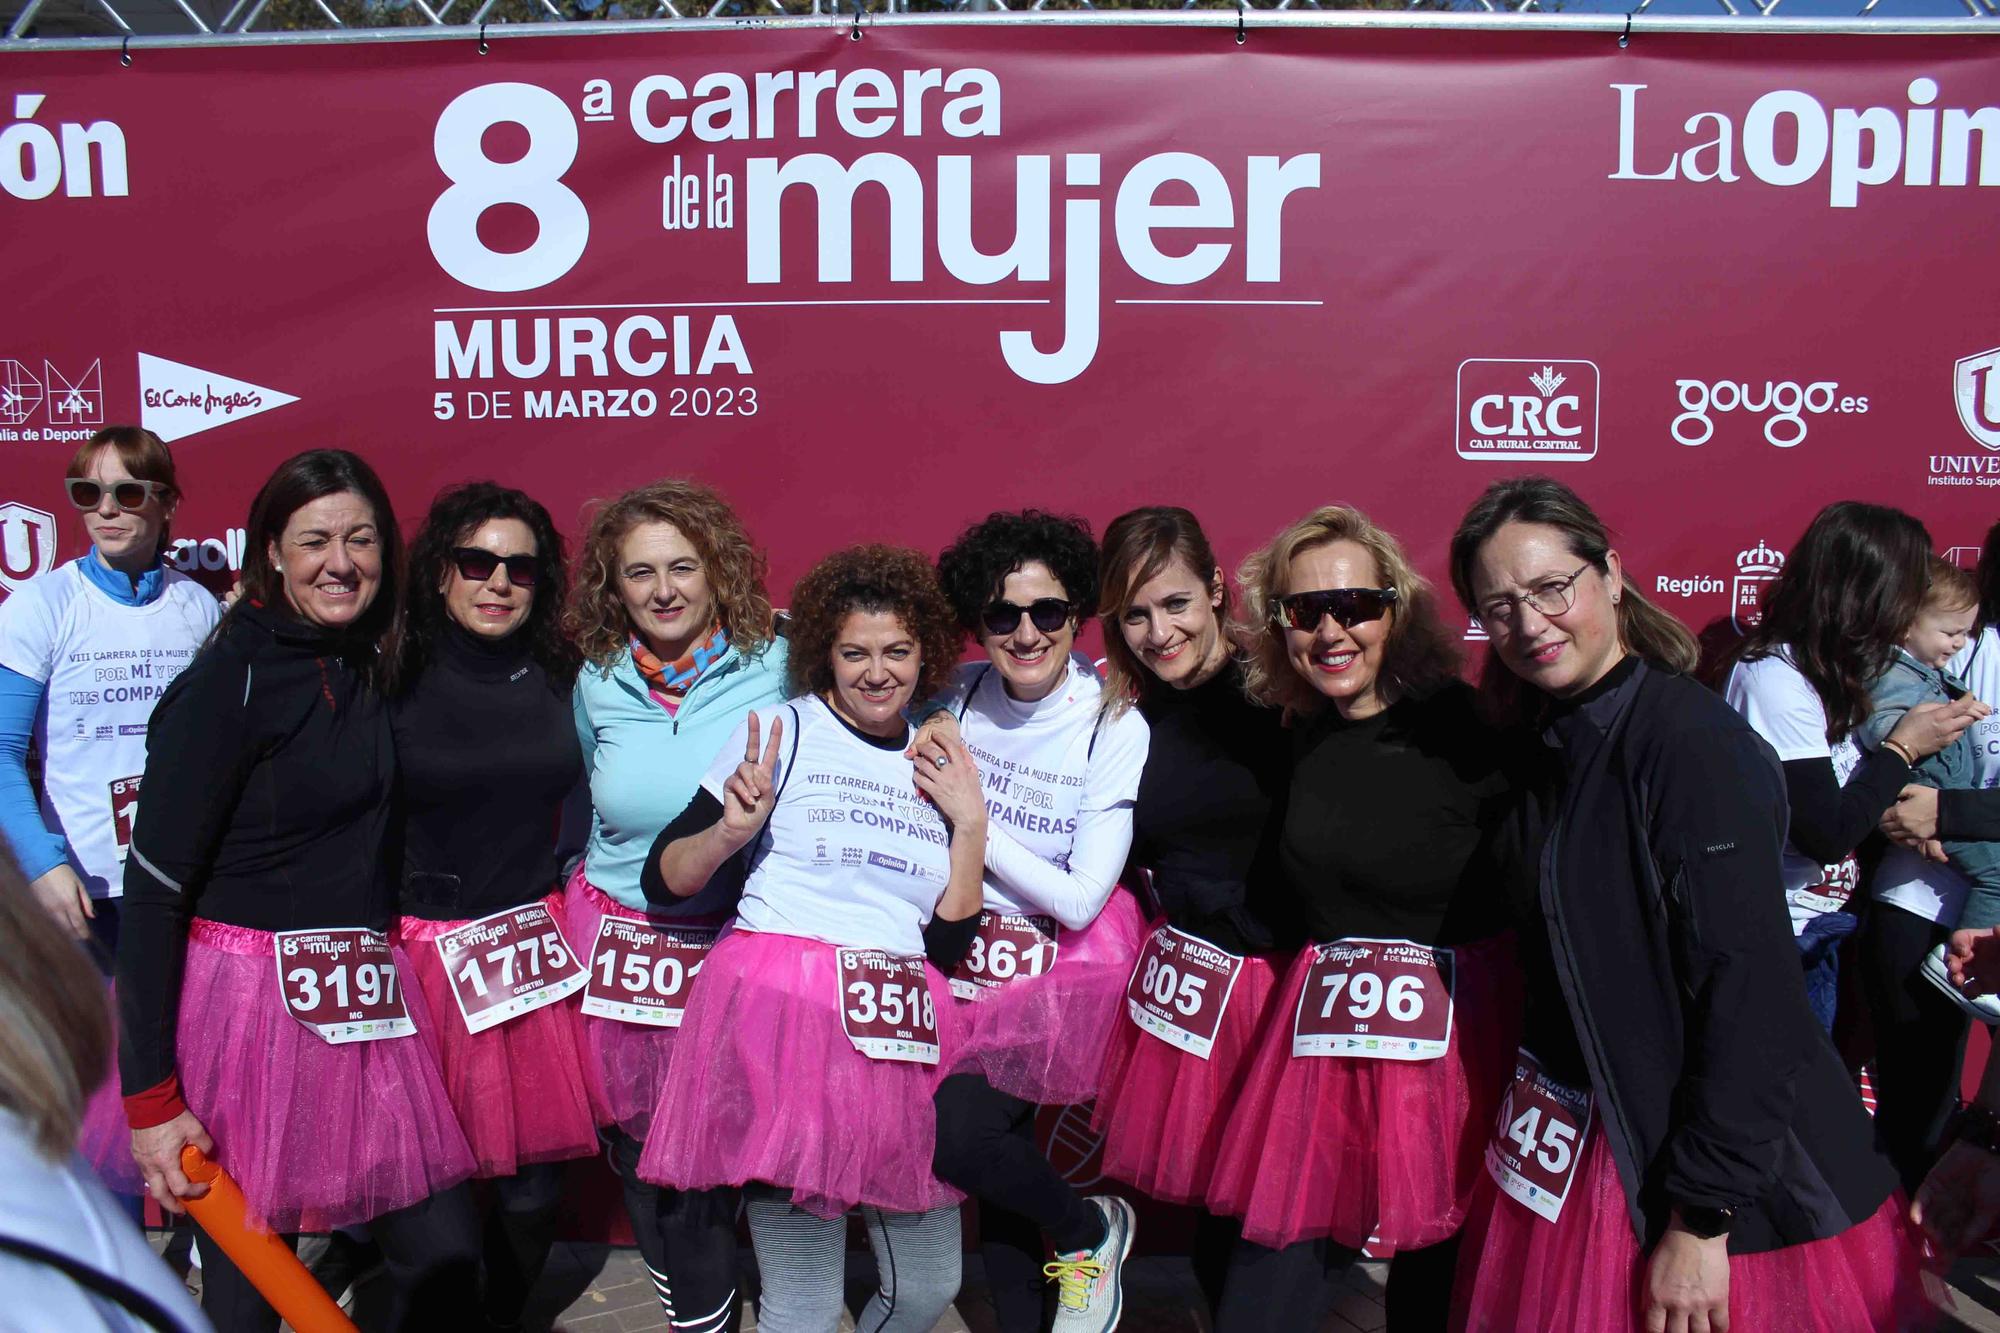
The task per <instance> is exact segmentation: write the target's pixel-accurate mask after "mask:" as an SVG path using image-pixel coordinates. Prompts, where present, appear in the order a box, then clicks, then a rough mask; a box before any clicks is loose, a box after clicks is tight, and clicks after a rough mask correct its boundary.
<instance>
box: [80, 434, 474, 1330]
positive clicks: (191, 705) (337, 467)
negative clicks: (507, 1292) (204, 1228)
mask: <svg viewBox="0 0 2000 1333" xmlns="http://www.w3.org/2000/svg"><path fill="white" fill-rule="evenodd" d="M247 526H248V532H249V541H248V544H247V546H246V550H245V560H244V568H243V589H244V591H243V597H242V600H240V601H239V602H238V603H237V604H236V606H235V607H234V608H232V609H231V610H230V612H229V613H228V615H226V616H225V617H224V618H223V621H222V624H221V625H220V626H219V627H218V628H217V630H216V633H215V635H214V637H213V638H212V639H211V640H210V641H209V643H208V645H207V646H206V647H205V648H203V649H202V651H201V653H200V654H199V655H198V656H197V657H196V658H195V660H194V662H193V663H192V664H190V665H189V667H188V668H187V670H186V671H184V672H182V673H181V675H180V676H179V678H177V679H176V680H175V681H174V683H173V685H172V686H171V687H169V688H168V690H167V693H166V694H165V695H164V696H163V697H162V698H161V700H160V703H159V706H158V708H157V709H156V710H155V711H154V713H153V718H152V722H151V724H150V731H149V734H148V737H147V741H146V772H145V777H144V782H143V790H144V792H145V798H144V800H143V801H142V802H141V803H140V807H139V814H138V819H137V824H136V827H135V828H134V830H133V835H132V842H131V849H130V852H129V854H128V856H127V860H126V866H125V922H124V929H123V932H122V935H121V938H120V940H119V950H118V1003H119V1011H120V1041H119V1048H120V1049H119V1069H120V1077H121V1082H122V1084H123V1090H124V1093H125V1107H126V1117H127V1119H128V1120H129V1121H130V1122H131V1124H132V1126H133V1131H132V1155H133V1158H134V1159H135V1160H136V1161H137V1162H138V1163H139V1166H140V1169H141V1171H143V1172H144V1174H145V1177H146V1184H147V1186H148V1188H149V1189H150V1190H151V1191H152V1194H153V1197H154V1198H156V1199H157V1200H159V1202H160V1204H161V1206H162V1207H164V1208H166V1209H168V1210H169V1211H171V1212H180V1211H182V1210H183V1209H182V1204H181V1200H183V1199H189V1198H197V1197H199V1196H201V1195H202V1194H204V1193H206V1192H207V1189H208V1187H207V1186H206V1185H197V1184H194V1183H192V1182H190V1181H189V1180H188V1178H187V1177H186V1175H185V1174H183V1172H182V1171H181V1166H180V1161H181V1152H182V1149H183V1148H184V1147H186V1146H187V1145H190V1144H192V1145H194V1146H195V1147H197V1148H199V1149H201V1150H202V1151H203V1152H205V1153H208V1154H209V1155H210V1156H212V1157H213V1158H215V1159H216V1160H217V1161H219V1162H220V1163H221V1165H222V1166H223V1168H224V1169H226V1170H227V1171H228V1172H229V1173H230V1174H231V1175H232V1176H233V1177H234V1178H235V1180H236V1182H237V1184H238V1185H240V1186H241V1187H242V1190H243V1194H244V1197H245V1198H246V1200H247V1201H248V1203H249V1205H250V1209H251V1211H252V1213H253V1215H254V1216H255V1217H256V1218H257V1219H258V1220H259V1221H260V1222H262V1223H263V1224H264V1225H266V1226H268V1227H270V1228H271V1229H272V1230H274V1231H277V1232H279V1233H294V1232H299V1231H323V1230H328V1229H330V1228H333V1227H340V1226H352V1225H356V1224H359V1223H363V1222H367V1223H369V1224H370V1226H371V1228H372V1229H373V1231H374V1233H375V1236H376V1238H377V1239H378V1240H379V1241H380V1242H381V1245H382V1249H383V1252H384V1255H385V1256H386V1258H387V1261H388V1265H389V1272H390V1277H391V1280H392V1282H393V1283H394V1285H395V1287H396V1289H397V1296H398V1302H399V1305H400V1307H401V1311H400V1315H399V1317H398V1324H399V1326H401V1327H409V1328H424V1329H429V1328H444V1327H454V1326H456V1321H457V1320H458V1319H459V1318H460V1316H461V1312H462V1311H463V1310H464V1309H465V1308H466V1306H467V1305H468V1304H469V1303H470V1302H471V1301H472V1300H473V1288H474V1286H475V1284H476V1282H477V1277H478V1274H477V1265H478V1259H477V1245H476V1236H475V1232H474V1223H473V1217H472V1211H471V1203H470V1199H469V1197H468V1195H467V1193H466V1190H465V1188H464V1187H463V1186H462V1185H461V1184H460V1182H462V1181H463V1180H464V1179H465V1178H466V1177H467V1176H468V1175H470V1174H471V1173H472V1166H473V1163H472V1155H471V1153H470V1151H469V1150H468V1149H467V1147H466V1142H465V1135H464V1134H463V1132H461V1131H460V1129H459V1127H458V1122H457V1118H456V1117H455V1116H454V1115H453V1114H452V1109H451V1103H450V1102H449V1101H448V1100H447V1099H446V1097H445V1091H444V1086H443V1084H442V1083H441V1081H440V1080H439V1078H438V1073H437V1066H436V1064H435V1063H434V1062H433V1061H432V1059H431V1057H430V1055H429V1053H428V1052H427V1051H426V1049H425V1047H424V1044H423V1043H422V1042H421V1041H419V1040H415V1039H414V1027H415V1025H416V1024H419V1023H422V1022H425V1021H428V1014H427V1013H426V1011H425V1008H424V1004H423V998H422V996H421V995H420V994H418V993H416V992H415V991H414V990H413V989H409V988H406V987H405V986H404V985H402V984H401V978H399V977H398V976H397V974H396V970H395V968H394V967H393V965H391V964H390V962H389V941H388V938H387V936H386V934H385V933H384V932H385V931H386V930H387V928H388V926H389V920H390V907H391V898H392V894H391V885H390V880H389V875H388V873H387V869H386V855H387V848H386V845H385V844H386V840H387V837H388V831H389V820H390V803H391V790H392V786H393V782H394V772H395V761H394V745H393V742H392V741H391V738H390V732H389V717H388V711H387V709H386V708H385V707H384V706H383V704H382V700H381V696H380V695H379V694H378V693H377V692H376V690H375V687H374V680H373V677H374V673H375V671H376V669H377V665H378V662H379V655H378V653H377V644H378V642H379V641H380V638H381V635H382V631H383V628H384V627H385V626H386V625H387V623H388V622H389V620H390V619H391V616H392V613H393V610H394V607H395V601H396V599H395V595H394V592H393V589H394V587H395V580H396V576H397V574H398V572H399V571H398V565H399V564H400V563H401V555H402V551H401V546H400V543H399V541H398V539H397V535H396V522H395V517H394V514H393V512H392V511H391V509H390V507H389V499H388V496H387V495H386V494H385V493H384V492H383V489H382V483H381V482H380V480H378V479H377V478H376V476H375V474H374V472H373V471H372V470H371V469H370V468H369V467H368V465H367V464H366V463H364V462H362V461H361V460H360V459H359V458H356V457H355V456H354V455H352V454H349V453H345V452H342V451H339V450H330V449H328V450H315V451H312V452H309V453H304V454H300V455H298V456H297V457H295V458H293V459H291V460H289V461H288V462H286V463H284V464H283V465H281V466H280V467H279V468H278V470H277V471H276V472H275V473H273V474H272V476H271V479H270V480H269V481H267V482H266V483H265V484H264V487H263V489H262V490H260V491H259V492H258V493H257V499H256V501H255V502H254V503H253V504H252V505H251V509H250V519H249V523H248V525H247ZM286 932H303V933H302V934H288V933H286ZM202 1255H203V1259H204V1283H203V1291H202V1306H203V1309H204V1310H205V1311H206V1312H207V1314H208V1316H209V1318H210V1319H211V1320H212V1321H213V1322H214V1323H215V1325H216V1327H217V1328H218V1329H220V1330H222V1331H223V1333H249V1331H250V1330H259V1331H262V1330H269V1331H270V1333H275V1330H276V1329H277V1327H278V1316H277V1313H276V1312H275V1311H273V1310H272V1309H271V1308H270V1306H269V1305H267V1304H265V1302H264V1300H263V1298H262V1297H261V1296H260V1295H258V1293H257V1291H256V1289H255V1288H254V1287H252V1286H251V1285H250V1283H249V1282H248V1281H247V1280H246V1279H245V1278H244V1276H243V1275H242V1273H240V1272H239V1271H237V1269H236V1267H235V1266H234V1265H233V1264H232V1263H231V1262H230V1261H229V1258H228V1255H227V1254H226V1253H225V1252H224V1251H223V1249H222V1248H221V1247H220V1246H219V1245H209V1244H204V1245H203V1246H202Z"/></svg>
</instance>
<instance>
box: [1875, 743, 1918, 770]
mask: <svg viewBox="0 0 2000 1333" xmlns="http://www.w3.org/2000/svg"><path fill="white" fill-rule="evenodd" d="M1882 748H1883V749H1885V750H1888V751H1889V752H1891V753H1892V754H1894V755H1895V756H1896V757H1897V758H1898V759H1900V760H1902V761H1903V762H1904V763H1905V764H1906V765H1908V766H1909V767H1911V768H1915V767H1916V766H1917V756H1916V755H1915V754H1913V753H1911V752H1910V751H1909V750H1908V749H1905V748H1904V746H1903V743H1902V742H1901V741H1892V740H1884V741H1883V742H1882Z"/></svg>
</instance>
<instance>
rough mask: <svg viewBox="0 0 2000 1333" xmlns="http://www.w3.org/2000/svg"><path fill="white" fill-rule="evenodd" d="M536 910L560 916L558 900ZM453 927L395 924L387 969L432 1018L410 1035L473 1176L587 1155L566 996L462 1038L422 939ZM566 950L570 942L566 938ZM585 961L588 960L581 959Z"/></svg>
mask: <svg viewBox="0 0 2000 1333" xmlns="http://www.w3.org/2000/svg"><path fill="white" fill-rule="evenodd" d="M542 902H543V905H544V906H546V907H547V908H548V909H549V911H550V912H551V913H552V914H554V915H555V916H556V918H557V919H558V920H561V917H562V900H561V898H560V897H559V896H557V895H555V894H550V895H549V896H548V897H547V898H544V899H543V900H542ZM464 924H466V923H465V922H463V921H427V920H424V919H423V918H422V917H414V916H406V917H402V918H400V919H399V920H398V921H397V922H396V966H397V968H398V969H399V970H400V971H401V972H402V974H403V977H404V983H403V984H404V985H405V986H408V987H411V988H413V989H416V988H421V989H422V991H423V993H424V1004H425V1007H426V1008H428V1009H429V1010H430V1014H431V1018H432V1020H433V1021H431V1022H430V1023H427V1024H425V1025H423V1027H422V1028H421V1029H419V1034H418V1035H420V1036H421V1037H422V1038H423V1039H424V1041H425V1042H426V1043H427V1044H428V1045H429V1047H430V1050H431V1055H432V1057H433V1058H434V1059H435V1060H436V1061H437V1064H438V1073H439V1074H440V1075H441V1076H442V1077H443V1079H444V1090H445V1095H446V1096H448V1097H450V1098H451V1104H452V1107H453V1108H454V1109H455V1110H456V1111H457V1112H458V1123H459V1127H460V1128H462V1129H464V1131H465V1137H466V1140H467V1142H469V1143H470V1144H471V1145H472V1159H473V1161H474V1162H476V1163H478V1170H477V1171H476V1172H475V1174H477V1175H480V1176H511V1175H513V1174H514V1173H515V1172H517V1171H519V1170H520V1169H521V1168H522V1167H523V1166H529V1165H532V1164H534V1163H536V1162H559V1161H562V1160H563V1159H565V1158H569V1157H588V1156H589V1155H590V1154H591V1153H593V1152H595V1151H597V1119H596V1117H595V1116H594V1115H593V1114H592V1112H591V1104H590V1094H589V1093H588V1092H587V1091H586V1090H585V1086H584V1077H583V1032H582V1027H581V1022H580V1020H581V1018H582V1015H580V1014H579V1013H578V1012H577V997H576V996H574V995H571V996H569V997H568V998H566V999H562V1000H558V1001H557V1002H556V1003H554V1004H550V1005H544V1006H543V1007H542V1008H540V1009H534V1010H530V1011H529V1012H527V1013H525V1014H522V1015H520V1016H519V1017H517V1018H511V1019H508V1020H507V1021H506V1022H504V1023H501V1024H500V1025H499V1026H497V1027H490V1028H488V1029H486V1030H485V1031H484V1032H468V1031H466V1029H465V1022H464V1020H463V1019H462V1018H461V1017H460V1015H459V1012H458V1001H457V1000H456V999H454V998H453V997H452V990H451V981H450V979H449V978H447V977H446V976H445V968H444V961H443V960H442V959H441V958H439V957H438V951H437V946H436V945H434V944H432V943H431V941H433V940H435V939H436V938H437V937H438V936H439V935H442V934H444V933H445V932H446V931H449V930H455V929H456V928H458V927H459V926H462V925H464ZM569 943H570V946H571V947H572V948H574V947H576V941H575V940H570V941H569ZM585 960H586V961H588V955H586V956H585Z"/></svg>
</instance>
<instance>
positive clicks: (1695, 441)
mask: <svg viewBox="0 0 2000 1333" xmlns="http://www.w3.org/2000/svg"><path fill="white" fill-rule="evenodd" d="M1674 389H1675V391H1676V393H1678V395H1679V397H1680V405H1681V412H1680V415H1679V416H1677V417H1675V418H1674V421H1673V426H1672V428H1671V429H1672V431H1673V436H1674V439H1676V440H1678V441H1679V442H1680V443H1682V444H1685V445H1688V446H1690V447H1692V446H1694V445H1700V444H1707V443H1708V442H1709V441H1710V440H1711V439H1713V438H1714V437H1715V416H1717V415H1728V414H1729V413H1732V412H1747V413H1751V414H1757V413H1768V414H1769V415H1768V416H1766V417H1765V418H1764V439H1765V442H1766V443H1768V444H1772V445H1775V446H1776V447H1778V448H1780V449H1790V448H1793V447H1795V446H1796V445H1799V444H1801V443H1803V442H1804V440H1805V438H1806V432H1807V429H1808V426H1807V423H1806V418H1807V417H1808V416H1819V415H1822V414H1824V413H1827V412H1835V413H1854V414H1860V413H1865V412H1867V410H1868V399H1867V398H1866V397H1863V396H1857V395H1854V394H1843V393H1841V392H1840V385H1839V384H1837V383H1835V382H1834V381H1832V380H1814V381H1812V382H1811V383H1809V384H1800V383H1799V382H1798V381H1796V380H1778V381H1773V380H1765V381H1764V382H1763V383H1762V384H1761V385H1752V384H1751V383H1750V382H1749V381H1747V380H1716V381H1714V382H1713V383H1711V382H1709V381H1707V380H1675V381H1674Z"/></svg>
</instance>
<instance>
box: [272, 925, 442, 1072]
mask: <svg viewBox="0 0 2000 1333" xmlns="http://www.w3.org/2000/svg"><path fill="white" fill-rule="evenodd" d="M272 938H273V939H274V940H275V942H276V953H277V962H278V994H279V995H280V996H281V997H282V998H283V1000H284V1004H285V1008H286V1009H287V1010H288V1011H289V1012H290V1013H291V1015H292V1017H293V1018H296V1019H297V1020H298V1021H299V1022H301V1023H303V1024H305V1025H306V1026H307V1027H309V1028H311V1029H312V1030H313V1031H314V1032H316V1033H318V1034H319V1036H320V1039H321V1040H322V1041H325V1042H328V1043H330V1044H332V1045H335V1046H339V1045H343V1044H345V1043H347V1042H350V1041H382V1040H384V1039H385V1038H389V1037H407V1036H409V1035H410V1034H411V1033H413V1032H415V1031H416V1030H417V1025H416V1024H415V1023H413V1022H411V1021H410V1011H409V1010H408V1008H406V1007H405V1006H404V1004H403V991H402V986H401V984H400V982H399V979H398V977H397V975H396V964H395V961H394V959H393V958H392V956H391V955H390V952H389V939H388V937H387V936H386V935H384V934H382V933H381V932H380V931H375V930H357V929H345V930H281V931H279V932H278V933H277V934H276V935H275V936H273V937H272Z"/></svg>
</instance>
